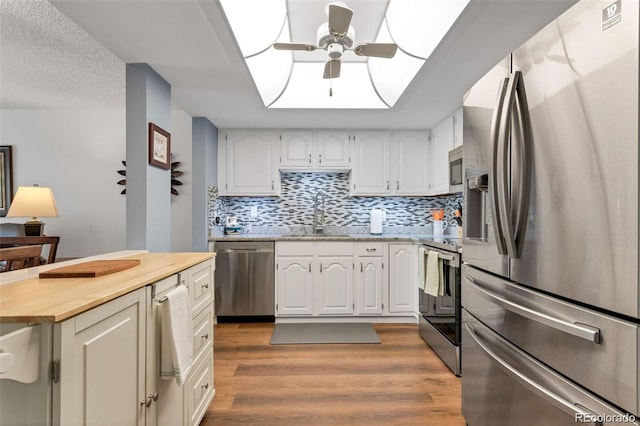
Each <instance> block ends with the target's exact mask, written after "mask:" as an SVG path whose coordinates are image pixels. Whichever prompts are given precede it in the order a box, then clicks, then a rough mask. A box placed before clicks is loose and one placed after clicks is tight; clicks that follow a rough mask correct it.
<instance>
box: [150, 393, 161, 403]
mask: <svg viewBox="0 0 640 426" xmlns="http://www.w3.org/2000/svg"><path fill="white" fill-rule="evenodd" d="M158 396H159V395H158V392H156V393H154V394H153V395H152V396H151V399H153V400H154V401H157V400H158Z"/></svg>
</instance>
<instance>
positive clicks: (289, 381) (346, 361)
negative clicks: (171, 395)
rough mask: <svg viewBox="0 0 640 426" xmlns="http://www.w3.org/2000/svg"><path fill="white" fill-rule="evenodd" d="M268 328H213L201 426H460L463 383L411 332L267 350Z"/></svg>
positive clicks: (381, 330) (399, 329)
mask: <svg viewBox="0 0 640 426" xmlns="http://www.w3.org/2000/svg"><path fill="white" fill-rule="evenodd" d="M273 326H274V325H273V324H218V325H216V326H215V338H214V349H215V352H214V356H215V359H214V374H215V377H214V383H215V388H216V396H215V398H214V400H213V403H212V404H211V406H210V407H209V410H208V411H207V413H206V415H205V417H204V419H203V421H202V423H201V426H212V425H216V426H223V425H311V424H315V425H344V424H350V425H434V426H439V425H442V426H458V425H460V426H463V425H465V422H464V419H463V417H462V415H461V414H460V378H458V377H456V376H454V375H453V374H452V373H451V372H450V371H449V369H447V367H446V366H445V365H444V364H443V363H442V361H441V360H440V358H438V357H437V356H436V355H435V354H434V353H433V352H432V351H431V350H430V349H429V347H428V346H427V345H426V344H425V343H424V341H423V340H422V339H421V338H420V336H419V335H418V330H417V326H416V325H412V324H376V325H375V329H376V331H377V332H378V335H379V336H380V340H381V341H382V343H381V344H379V345H376V344H359V345H358V344H352V345H345V344H340V345H338V344H333V345H273V346H272V345H270V344H269V340H270V339H271V333H272V331H273Z"/></svg>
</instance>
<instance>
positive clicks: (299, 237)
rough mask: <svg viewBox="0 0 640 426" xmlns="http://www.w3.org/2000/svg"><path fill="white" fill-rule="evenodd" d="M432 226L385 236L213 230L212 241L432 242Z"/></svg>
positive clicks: (288, 229) (298, 229)
mask: <svg viewBox="0 0 640 426" xmlns="http://www.w3.org/2000/svg"><path fill="white" fill-rule="evenodd" d="M432 239H433V235H432V229H431V227H430V226H413V227H412V226H402V227H399V226H396V227H388V228H386V227H385V228H383V232H382V234H371V233H370V232H369V227H367V226H342V227H337V226H335V227H329V226H327V227H325V229H324V230H323V232H322V233H317V234H314V233H313V232H312V230H311V227H310V226H303V225H299V226H269V227H253V228H252V229H249V230H244V231H243V232H242V233H239V234H230V235H225V234H224V233H223V232H222V230H221V229H218V228H214V229H212V230H211V235H210V237H209V242H215V241H406V242H420V241H423V240H432Z"/></svg>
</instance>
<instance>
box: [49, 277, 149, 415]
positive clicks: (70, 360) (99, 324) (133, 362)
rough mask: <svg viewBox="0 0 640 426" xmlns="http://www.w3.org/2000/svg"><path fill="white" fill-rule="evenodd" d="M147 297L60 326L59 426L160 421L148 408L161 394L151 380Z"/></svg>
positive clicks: (123, 300)
mask: <svg viewBox="0 0 640 426" xmlns="http://www.w3.org/2000/svg"><path fill="white" fill-rule="evenodd" d="M145 294H146V293H145V289H140V290H136V291H134V292H132V293H129V294H127V295H125V296H122V297H120V298H118V299H116V300H113V301H111V302H109V303H107V304H104V305H102V306H99V307H97V308H94V309H92V310H90V311H88V312H85V313H83V314H80V315H78V316H76V317H74V318H72V319H70V320H67V321H64V322H62V323H58V324H55V325H54V339H53V344H54V351H53V353H54V357H55V358H57V359H58V360H59V363H58V364H57V365H58V366H59V371H60V376H59V380H57V381H56V380H55V378H54V384H53V423H54V424H60V425H112V424H118V425H144V424H153V423H154V421H155V409H156V406H155V405H154V404H151V405H149V407H146V406H145V404H144V401H145V399H146V395H147V392H149V393H154V392H155V388H154V384H153V383H151V384H150V387H149V388H147V384H146V380H145V378H146V350H145V334H146V333H145V326H146V321H145V308H146V297H145ZM152 379H153V378H152ZM141 402H143V403H142V404H141Z"/></svg>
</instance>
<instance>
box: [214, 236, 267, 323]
mask: <svg viewBox="0 0 640 426" xmlns="http://www.w3.org/2000/svg"><path fill="white" fill-rule="evenodd" d="M213 251H214V252H215V253H216V270H215V292H216V298H215V300H216V317H217V320H218V322H220V323H223V322H273V321H275V316H274V312H275V301H274V300H275V259H274V243H273V241H219V242H218V241H217V242H216V243H215V245H214V250H213Z"/></svg>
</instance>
